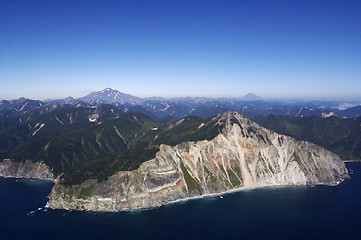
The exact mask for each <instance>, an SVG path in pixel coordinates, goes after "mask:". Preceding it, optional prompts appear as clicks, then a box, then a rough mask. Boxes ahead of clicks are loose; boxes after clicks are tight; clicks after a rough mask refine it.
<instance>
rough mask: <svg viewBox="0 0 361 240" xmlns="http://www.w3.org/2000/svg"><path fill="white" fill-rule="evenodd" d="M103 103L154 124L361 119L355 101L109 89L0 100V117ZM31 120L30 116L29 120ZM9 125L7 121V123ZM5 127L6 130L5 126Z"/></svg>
mask: <svg viewBox="0 0 361 240" xmlns="http://www.w3.org/2000/svg"><path fill="white" fill-rule="evenodd" d="M103 103H106V104H111V105H113V106H114V107H117V108H119V109H120V110H121V111H123V112H140V113H143V114H145V115H147V116H149V117H151V118H152V119H154V120H159V119H171V118H176V119H181V118H184V117H187V116H191V115H195V116H199V117H202V118H204V119H206V118H209V117H212V116H214V115H217V114H219V113H224V112H227V111H237V112H239V113H241V114H243V115H245V116H247V117H249V118H254V117H256V116H268V115H270V114H274V115H277V116H290V117H301V118H302V117H307V116H317V117H331V116H337V117H341V118H353V117H359V116H361V102H356V101H302V100H299V101H286V100H284V101H281V100H279V101H276V100H274V101H271V100H265V99H262V98H260V97H259V96H257V95H255V94H254V93H249V94H246V95H245V96H243V97H240V98H205V97H179V98H171V99H165V98H162V97H148V98H140V97H136V96H133V95H130V94H126V93H122V92H120V91H118V90H114V89H111V88H105V89H103V90H100V91H97V92H92V93H90V94H88V95H86V96H84V97H81V98H78V99H74V98H73V97H67V98H64V99H56V100H47V101H37V100H30V99H25V98H20V99H17V100H10V101H7V100H2V101H0V116H9V117H10V118H12V117H11V116H15V115H19V114H20V112H22V111H27V112H28V111H31V110H34V109H36V108H38V109H39V111H38V112H37V113H36V114H35V115H39V114H43V113H46V112H49V111H52V109H55V108H59V107H60V108H64V107H74V108H79V107H86V106H95V105H98V104H103ZM48 105H49V106H48ZM42 106H44V108H42ZM33 117H34V116H31V119H33ZM19 119H22V120H24V119H23V118H22V117H19V118H18V120H19ZM11 121H12V120H10V119H8V120H7V123H9V122H11ZM19 121H20V120H19ZM0 123H1V121H0ZM5 125H6V126H8V124H5Z"/></svg>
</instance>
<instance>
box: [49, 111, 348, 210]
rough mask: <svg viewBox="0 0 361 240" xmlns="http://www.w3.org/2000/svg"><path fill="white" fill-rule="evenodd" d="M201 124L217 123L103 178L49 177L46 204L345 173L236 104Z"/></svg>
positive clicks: (113, 205) (151, 201)
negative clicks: (209, 134)
mask: <svg viewBox="0 0 361 240" xmlns="http://www.w3.org/2000/svg"><path fill="white" fill-rule="evenodd" d="M206 124H214V125H215V127H220V126H221V128H220V129H221V131H220V132H219V134H218V135H217V136H216V137H214V138H213V139H211V140H202V141H197V142H184V143H181V144H178V145H176V146H169V145H164V144H163V145H161V146H160V150H159V152H158V153H157V154H156V156H155V158H153V159H151V160H149V161H147V162H144V163H143V164H142V165H141V166H140V167H139V168H138V169H137V170H134V171H120V172H118V173H116V174H114V175H112V176H111V177H109V178H108V179H107V180H106V181H102V182H97V181H96V180H94V179H89V180H86V181H85V182H83V183H82V184H80V185H73V186H64V185H61V184H59V183H57V184H55V186H54V187H53V189H52V191H51V193H50V196H49V197H50V199H49V202H48V204H47V206H48V207H50V208H62V209H78V210H91V211H121V210H127V209H139V208H151V207H156V206H160V205H162V204H165V203H169V202H172V201H177V200H181V199H185V198H188V197H198V196H202V195H207V194H214V193H223V192H226V191H230V190H237V189H246V188H255V187H263V186H278V185H316V184H329V185H332V184H337V183H339V182H340V181H342V180H344V179H345V178H348V172H347V169H346V167H345V165H344V163H343V162H342V161H341V159H340V158H339V157H338V156H337V155H335V154H333V153H331V152H329V151H327V150H325V149H324V148H322V147H319V146H317V145H315V144H312V143H309V142H305V141H299V140H296V139H294V138H292V137H288V136H285V135H281V134H278V133H276V132H273V131H271V130H268V129H266V128H263V127H261V126H259V125H258V124H256V123H255V122H253V121H251V120H249V119H247V118H245V117H244V116H243V115H241V114H239V113H237V112H227V113H224V114H221V115H218V116H216V117H214V118H213V119H212V121H209V122H208V123H205V124H201V125H200V126H199V128H202V127H205V125H206Z"/></svg>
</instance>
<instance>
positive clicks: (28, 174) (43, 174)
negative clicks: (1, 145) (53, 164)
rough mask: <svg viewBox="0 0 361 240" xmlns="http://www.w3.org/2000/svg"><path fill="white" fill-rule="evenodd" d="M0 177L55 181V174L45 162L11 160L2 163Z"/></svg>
mask: <svg viewBox="0 0 361 240" xmlns="http://www.w3.org/2000/svg"><path fill="white" fill-rule="evenodd" d="M0 177H14V178H36V179H42V180H51V181H55V179H54V176H53V173H52V171H51V169H49V168H48V166H46V165H45V163H44V162H35V163H34V162H32V161H29V160H26V161H24V162H15V161H11V160H10V159H4V160H2V161H0Z"/></svg>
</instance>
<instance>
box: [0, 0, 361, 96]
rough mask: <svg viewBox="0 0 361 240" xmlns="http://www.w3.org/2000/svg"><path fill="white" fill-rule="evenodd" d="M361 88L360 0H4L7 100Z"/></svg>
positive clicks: (1, 86)
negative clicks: (105, 93) (108, 91)
mask: <svg viewBox="0 0 361 240" xmlns="http://www.w3.org/2000/svg"><path fill="white" fill-rule="evenodd" d="M106 87H111V88H113V89H117V90H119V91H121V92H125V93H130V94H132V95H136V96H140V97H148V96H165V97H170V96H205V97H239V96H242V95H244V94H246V93H247V92H254V93H256V94H257V95H260V96H262V97H265V98H359V99H361V1H359V0H355V1H350V0H339V1H332V0H327V1H324V0H312V1H307V0H302V1H301V0H300V1H293V0H284V1H277V0H274V1H271V0H264V1H260V0H259V1H258V0H250V1H242V0H238V1H227V0H220V1H211V0H205V1H196V0H191V1H188V0H179V1H178V0H166V1H151V0H145V1H136V0H133V1H131V0H129V1H120V0H119V1H107V0H101V1H91V0H86V1H76V0H57V1H55V0H44V1H37V0H31V1H29V0H21V1H19V0H1V1H0V99H13V98H18V97H21V96H24V97H28V98H36V99H45V98H63V97H66V96H69V95H71V96H73V97H80V96H83V95H85V94H87V93H89V92H91V91H97V90H100V89H103V88H106Z"/></svg>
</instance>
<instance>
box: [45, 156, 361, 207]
mask: <svg viewBox="0 0 361 240" xmlns="http://www.w3.org/2000/svg"><path fill="white" fill-rule="evenodd" d="M360 162H361V161H360ZM345 180H347V178H345V179H342V180H340V181H338V182H335V183H333V184H312V185H311V184H305V185H291V184H287V185H266V186H256V187H249V188H237V189H231V190H227V191H225V192H220V193H208V194H203V195H198V196H190V197H186V198H180V199H177V200H173V201H169V202H164V203H161V204H159V205H157V206H154V207H149V208H126V209H121V210H108V211H96V210H87V209H84V210H81V209H70V208H52V207H50V206H49V205H48V202H47V203H46V204H45V206H44V208H46V209H51V210H63V211H70V212H72V211H76V212H90V213H120V212H132V211H148V210H153V209H157V208H160V207H163V206H166V205H171V204H176V203H182V202H186V201H192V200H199V199H204V198H208V197H219V196H223V195H227V194H231V193H237V192H241V191H250V190H255V189H262V188H284V187H301V186H302V187H313V186H330V187H334V186H337V185H339V184H341V183H342V182H344V181H345Z"/></svg>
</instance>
